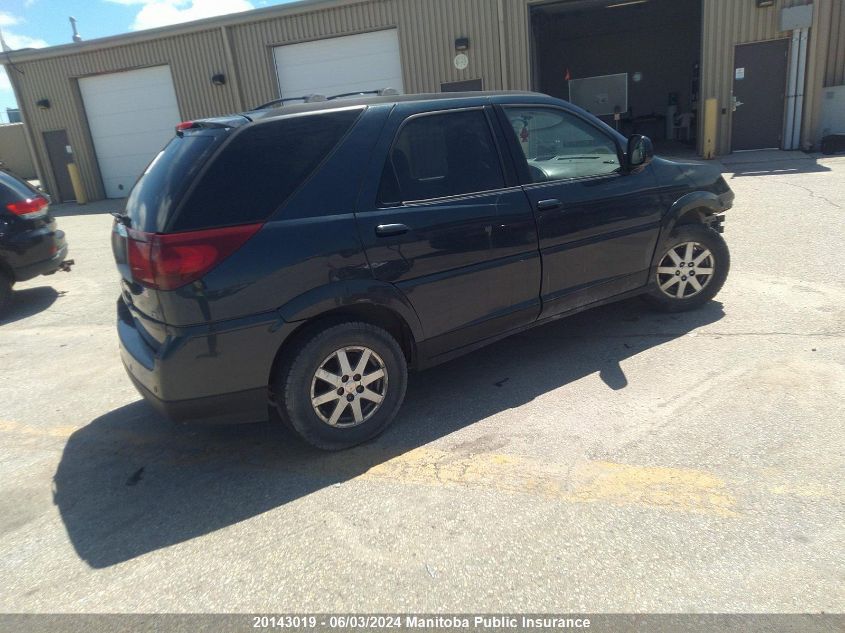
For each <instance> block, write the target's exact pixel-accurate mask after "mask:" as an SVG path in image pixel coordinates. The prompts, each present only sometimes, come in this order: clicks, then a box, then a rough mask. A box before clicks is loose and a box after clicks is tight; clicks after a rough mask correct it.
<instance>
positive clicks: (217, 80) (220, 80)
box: [211, 73, 226, 86]
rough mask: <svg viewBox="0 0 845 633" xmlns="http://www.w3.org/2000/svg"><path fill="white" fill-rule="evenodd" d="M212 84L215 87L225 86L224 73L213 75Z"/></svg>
mask: <svg viewBox="0 0 845 633" xmlns="http://www.w3.org/2000/svg"><path fill="white" fill-rule="evenodd" d="M211 83H213V84H214V85H215V86H225V85H226V75H224V74H223V73H217V74H216V75H212V76H211Z"/></svg>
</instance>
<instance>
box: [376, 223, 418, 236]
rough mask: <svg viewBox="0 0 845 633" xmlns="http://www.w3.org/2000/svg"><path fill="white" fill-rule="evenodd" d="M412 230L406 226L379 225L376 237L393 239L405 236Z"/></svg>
mask: <svg viewBox="0 0 845 633" xmlns="http://www.w3.org/2000/svg"><path fill="white" fill-rule="evenodd" d="M410 230H411V229H409V228H408V227H407V226H405V225H404V224H379V225H378V226H377V227H376V235H377V236H378V237H393V236H395V235H404V234H405V233H407V232H408V231H410Z"/></svg>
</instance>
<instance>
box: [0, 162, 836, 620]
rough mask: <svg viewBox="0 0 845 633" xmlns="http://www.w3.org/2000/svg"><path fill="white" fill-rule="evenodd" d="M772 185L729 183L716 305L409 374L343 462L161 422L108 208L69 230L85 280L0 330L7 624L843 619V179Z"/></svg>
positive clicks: (71, 279) (544, 333)
mask: <svg viewBox="0 0 845 633" xmlns="http://www.w3.org/2000/svg"><path fill="white" fill-rule="evenodd" d="M761 158H764V157H759V158H758V159H757V160H758V161H759V160H760V159H761ZM765 158H767V159H769V160H766V161H765V162H755V158H754V157H753V156H750V157H749V156H748V155H746V156H745V157H743V158H741V159H740V161H739V162H737V161H736V160H733V161H730V163H731V164H728V165H726V166H725V171H726V178H728V180H729V183H730V185H731V187H733V189H734V190H735V192H736V195H737V199H736V206H735V207H734V209H732V210H731V211H730V212H729V213H728V214H727V222H726V233H725V237H726V239H727V240H728V242H729V245H730V248H731V252H732V260H733V261H732V271H731V275H730V278H729V279H728V282H727V284H726V286H725V288H724V289H723V291H722V293H721V294H720V295H719V296H718V297H717V301H714V302H711V303H710V304H709V305H707V306H706V307H704V308H703V309H701V310H699V311H696V312H692V313H687V314H679V315H664V314H656V313H653V312H650V311H649V310H648V309H647V308H645V307H644V306H643V305H641V303H640V302H639V301H636V300H634V301H627V302H624V303H621V304H617V305H613V306H608V307H604V308H599V309H596V310H593V311H589V312H585V313H582V314H580V315H577V316H575V317H572V318H569V319H565V320H562V321H560V322H558V323H555V324H553V325H549V326H545V327H542V328H539V329H535V330H532V331H530V332H528V333H525V334H522V335H519V336H516V337H513V338H510V339H508V340H505V341H502V342H500V343H498V344H496V345H493V346H491V347H488V348H486V349H484V350H482V351H479V352H476V353H474V354H471V355H469V356H466V357H463V358H461V359H458V360H456V361H453V362H451V363H449V364H446V365H444V366H441V367H438V368H435V369H432V370H430V371H427V372H424V373H420V374H416V375H412V376H411V379H410V384H409V389H408V395H407V400H406V403H405V406H404V408H403V409H402V411H401V413H400V417H399V420H398V422H397V423H396V424H395V425H394V426H393V427H392V428H391V429H390V430H389V431H388V432H387V433H386V434H385V435H384V436H382V437H381V438H379V439H377V440H376V441H374V442H371V443H370V444H367V445H365V446H362V447H359V448H356V449H353V450H350V451H346V452H343V453H339V454H324V453H319V452H316V451H313V450H310V449H308V448H306V447H304V446H303V445H302V444H300V443H298V442H297V441H295V440H294V439H293V438H291V437H290V436H288V435H286V434H285V432H283V431H282V430H281V429H279V428H276V427H274V426H272V425H270V424H258V425H247V426H235V427H221V426H217V427H203V426H182V425H174V424H171V423H170V422H168V421H166V420H163V419H161V418H160V417H158V416H157V415H156V414H155V413H154V412H153V411H152V410H151V409H150V408H149V407H148V406H147V405H146V404H145V403H144V402H143V401H141V400H140V398H139V396H138V395H137V393H136V392H135V390H134V389H133V387H132V385H131V384H130V382H129V380H128V379H127V377H126V376H125V374H124V371H123V368H122V366H121V363H120V359H119V357H118V352H117V338H116V332H115V309H114V304H115V301H116V299H117V296H118V283H117V273H116V271H115V268H114V265H113V262H112V259H111V252H110V246H109V231H110V226H111V218H110V217H109V215H108V214H107V213H106V211H108V210H112V209H114V208H116V205H119V204H120V203H119V202H115V201H106V202H103V203H97V204H92V205H86V206H81V207H76V206H68V205H63V206H60V207H58V208H57V215H58V216H59V223H60V226H61V228H63V229H64V230H65V231H66V232H67V235H68V241H69V243H70V247H71V255H70V256H71V257H73V258H74V259H75V260H76V266H75V267H74V269H73V271H72V272H71V273H69V274H64V273H58V274H56V275H54V276H51V277H41V278H38V279H35V280H32V281H29V282H26V283H23V284H20V285H19V286H18V288H17V296H16V303H15V306H14V308H13V310H12V312H11V314H10V315H9V316H8V317H7V318H5V319H4V320H3V321H2V322H0V323H2V324H1V325H0V368H1V369H2V373H1V375H2V380H0V446H2V448H0V577H2V583H0V612H9V611H12V612H87V613H95V612H163V611H167V612H204V611H211V612H244V611H260V612H277V613H279V612H299V613H301V612H311V611H317V612H331V611H344V612H349V611H354V612H374V611H390V612H406V611H414V612H459V611H471V612H475V611H486V612H496V611H528V612H740V613H749V612H821V611H825V612H841V611H843V608H845V554H843V553H845V548H843V546H842V544H843V542H845V513H843V507H844V506H843V487H842V480H843V475H845V433H844V432H843V420H845V404H843V401H845V343H843V335H845V277H843V274H842V262H841V261H840V260H839V259H838V253H840V252H845V221H843V214H845V157H837V158H813V157H805V156H803V155H800V156H799V157H796V156H795V155H788V154H784V155H780V154H775V155H768V156H765ZM771 159H773V160H771Z"/></svg>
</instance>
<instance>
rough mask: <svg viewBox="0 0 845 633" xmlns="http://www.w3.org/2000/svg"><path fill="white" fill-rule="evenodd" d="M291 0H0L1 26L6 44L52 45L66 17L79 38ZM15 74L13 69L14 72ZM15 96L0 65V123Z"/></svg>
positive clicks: (65, 34)
mask: <svg viewBox="0 0 845 633" xmlns="http://www.w3.org/2000/svg"><path fill="white" fill-rule="evenodd" d="M290 1H291V0H2V2H0V30H2V32H3V38H4V39H5V41H6V43H7V44H8V45H9V47H10V48H12V49H16V48H26V47H35V48H41V47H43V46H55V45H56V44H66V43H68V42H70V41H71V28H70V23H69V22H68V16H71V15H72V16H73V17H75V18H76V19H77V21H78V24H77V28H78V30H79V34H80V35H81V36H82V38H83V39H86V40H90V39H94V38H97V37H105V36H107V35H117V34H118V33H128V32H130V31H139V30H143V29H147V28H154V27H157V26H165V25H167V24H176V23H177V22H187V21H189V20H197V19H200V18H206V17H210V16H213V15H223V14H225V13H235V12H238V11H246V10H248V9H251V8H258V7H265V6H268V5H272V4H284V3H286V2H290ZM12 72H14V71H12ZM15 106H16V103H15V96H14V94H13V93H12V89H11V87H10V86H9V80H8V78H7V77H6V75H5V73H4V72H3V68H2V66H0V121H2V122H5V121H6V108H7V107H15Z"/></svg>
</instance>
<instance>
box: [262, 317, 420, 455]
mask: <svg viewBox="0 0 845 633" xmlns="http://www.w3.org/2000/svg"><path fill="white" fill-rule="evenodd" d="M407 382H408V367H407V364H406V362H405V355H404V354H403V352H402V348H401V347H400V346H399V344H398V343H397V342H396V340H395V339H394V338H393V337H392V336H391V335H390V334H389V333H387V332H386V331H385V330H382V329H381V328H378V327H375V326H372V325H369V324H367V323H358V322H352V323H340V324H337V325H333V326H330V327H327V328H326V329H324V330H322V331H319V332H317V333H316V334H314V335H312V336H311V337H310V338H309V339H307V340H305V341H303V342H302V343H300V344H299V345H298V346H297V347H296V348H295V349H293V350H291V352H290V353H289V354H288V355H287V357H286V358H285V359H284V360H283V361H282V367H281V370H280V371H279V372H278V377H277V379H276V384H275V385H274V391H275V393H276V394H277V400H278V404H277V407H278V410H279V414H280V415H281V416H282V418H283V419H284V421H285V422H286V423H287V424H288V425H289V426H290V428H292V429H293V430H294V431H295V432H296V433H297V434H298V435H299V436H300V437H302V439H303V440H305V441H306V442H308V443H309V444H311V445H313V446H316V447H317V448H321V449H324V450H340V449H344V448H349V447H351V446H355V445H356V444H360V443H361V442H365V441H367V440H369V439H371V438H373V437H375V436H376V435H378V434H379V433H381V432H382V431H383V430H384V429H385V428H387V426H388V425H389V424H390V423H391V422H392V421H393V419H394V418H395V417H396V413H397V412H398V411H399V407H400V406H401V405H402V401H403V400H404V398H405V388H406V385H407Z"/></svg>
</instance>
